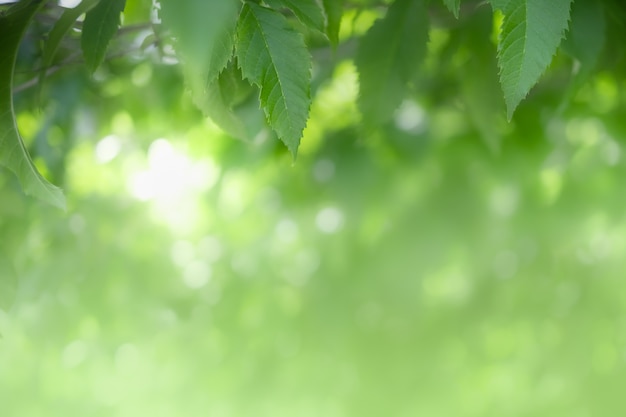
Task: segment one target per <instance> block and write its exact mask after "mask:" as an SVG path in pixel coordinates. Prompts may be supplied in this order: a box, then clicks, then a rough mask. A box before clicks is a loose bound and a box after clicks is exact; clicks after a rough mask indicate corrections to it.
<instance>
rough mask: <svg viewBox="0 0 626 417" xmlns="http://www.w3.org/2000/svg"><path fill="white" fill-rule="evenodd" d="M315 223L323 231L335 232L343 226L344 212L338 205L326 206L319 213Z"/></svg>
mask: <svg viewBox="0 0 626 417" xmlns="http://www.w3.org/2000/svg"><path fill="white" fill-rule="evenodd" d="M315 224H316V225H317V228H318V229H320V230H321V231H322V232H323V233H328V234H331V233H335V232H337V231H338V230H339V229H340V228H341V226H343V212H342V211H341V210H339V209H338V208H336V207H326V208H324V209H322V210H320V211H319V212H318V213H317V216H316V217H315Z"/></svg>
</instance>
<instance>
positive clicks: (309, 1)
mask: <svg viewBox="0 0 626 417" xmlns="http://www.w3.org/2000/svg"><path fill="white" fill-rule="evenodd" d="M265 3H267V5H268V6H270V7H272V8H274V9H276V10H278V9H280V8H288V9H291V11H292V12H293V14H295V15H296V17H297V18H298V20H300V21H301V22H302V23H304V24H305V25H306V26H308V27H310V28H312V29H316V30H318V31H320V32H322V33H326V16H325V15H324V10H323V9H322V5H321V4H320V3H319V2H318V1H317V0H265Z"/></svg>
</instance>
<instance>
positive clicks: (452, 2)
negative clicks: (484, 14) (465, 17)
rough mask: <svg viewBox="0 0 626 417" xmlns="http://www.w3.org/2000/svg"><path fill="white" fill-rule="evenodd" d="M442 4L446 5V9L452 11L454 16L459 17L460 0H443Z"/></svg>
mask: <svg viewBox="0 0 626 417" xmlns="http://www.w3.org/2000/svg"><path fill="white" fill-rule="evenodd" d="M443 4H445V5H446V7H447V8H448V10H450V12H452V14H453V15H454V17H456V18H457V19H458V18H459V11H460V10H461V0H443Z"/></svg>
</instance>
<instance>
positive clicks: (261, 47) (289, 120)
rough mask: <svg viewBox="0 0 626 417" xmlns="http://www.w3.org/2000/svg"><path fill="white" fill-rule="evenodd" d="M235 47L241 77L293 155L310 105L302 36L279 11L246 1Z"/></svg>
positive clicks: (308, 60) (307, 60)
mask: <svg viewBox="0 0 626 417" xmlns="http://www.w3.org/2000/svg"><path fill="white" fill-rule="evenodd" d="M235 52H236V55H237V59H238V62H239V66H240V68H241V72H242V74H243V76H244V77H245V78H246V79H248V80H250V81H251V82H252V83H253V84H256V85H257V86H259V88H260V89H261V94H260V98H261V106H262V107H263V110H264V112H265V114H266V116H267V119H268V122H269V124H270V126H271V127H272V129H273V130H274V131H275V132H276V133H277V135H278V137H279V138H280V139H281V140H282V141H283V142H284V143H285V145H287V148H289V150H290V151H291V153H292V154H293V156H294V157H295V156H296V153H297V151H298V146H299V144H300V138H301V137H302V131H303V130H304V127H305V126H306V122H307V119H308V117H309V107H310V105H311V98H310V94H309V92H310V82H311V56H310V54H309V52H308V51H307V48H306V45H305V44H304V39H303V38H302V36H301V35H300V34H299V33H297V32H295V31H294V30H293V29H292V28H291V26H290V25H289V22H287V20H286V18H285V17H284V16H283V15H281V14H280V13H278V12H276V11H274V10H271V9H267V8H265V7H262V6H259V5H257V4H254V3H246V4H245V5H244V7H243V9H242V12H241V16H240V18H239V25H238V28H237V45H236V47H235Z"/></svg>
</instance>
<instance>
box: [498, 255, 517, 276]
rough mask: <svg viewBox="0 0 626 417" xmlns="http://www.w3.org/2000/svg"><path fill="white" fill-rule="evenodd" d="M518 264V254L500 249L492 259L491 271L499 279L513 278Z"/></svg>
mask: <svg viewBox="0 0 626 417" xmlns="http://www.w3.org/2000/svg"><path fill="white" fill-rule="evenodd" d="M518 264H519V259H518V256H517V254H516V253H515V252H512V251H508V250H505V251H502V252H499V253H498V254H496V256H495V258H494V259H493V264H492V268H493V272H494V274H495V275H496V276H497V277H498V278H500V279H509V278H513V276H515V274H516V273H517V269H518Z"/></svg>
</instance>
